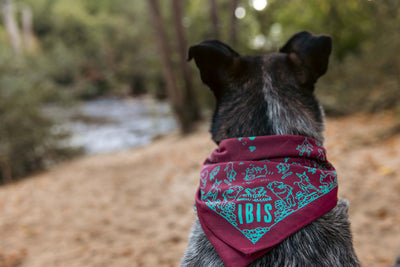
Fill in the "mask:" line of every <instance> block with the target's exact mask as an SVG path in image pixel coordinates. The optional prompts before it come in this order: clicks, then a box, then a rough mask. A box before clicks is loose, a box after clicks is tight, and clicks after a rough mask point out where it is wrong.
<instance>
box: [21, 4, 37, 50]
mask: <svg viewBox="0 0 400 267" xmlns="http://www.w3.org/2000/svg"><path fill="white" fill-rule="evenodd" d="M22 37H23V40H24V49H25V51H27V52H33V51H34V50H35V37H34V35H33V18H32V11H31V9H30V8H29V7H28V6H24V7H23V8H22Z"/></svg>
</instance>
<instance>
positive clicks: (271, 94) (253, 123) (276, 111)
mask: <svg viewBox="0 0 400 267" xmlns="http://www.w3.org/2000/svg"><path fill="white" fill-rule="evenodd" d="M331 49H332V44H331V38H330V37H328V36H315V35H312V34H310V33H308V32H305V31H303V32H299V33H297V34H295V35H294V36H293V37H292V38H290V40H289V41H288V42H287V43H286V44H285V45H284V46H283V47H282V48H281V49H280V50H279V52H278V53H271V54H267V55H264V56H240V55H239V54H238V53H237V52H236V51H235V50H233V49H232V48H230V47H229V46H228V45H226V44H224V43H222V42H220V41H216V40H212V41H204V42H201V43H199V44H197V45H194V46H192V47H190V49H189V55H188V59H189V60H190V59H192V58H193V59H194V60H195V62H196V65H197V67H198V68H199V70H200V75H201V79H202V81H203V82H204V83H205V84H206V85H208V86H209V87H210V89H211V90H212V92H213V93H214V95H215V98H216V101H217V105H216V109H215V112H214V116H213V121H212V125H211V134H212V138H213V140H214V141H215V142H216V143H219V142H220V141H221V140H223V139H226V138H233V137H242V136H261V135H276V134H280V135H281V134H294V135H302V136H308V137H312V138H315V139H317V140H319V141H320V142H322V141H323V135H322V132H323V111H322V109H321V107H320V106H319V104H318V102H317V100H316V98H315V96H314V85H315V83H316V82H317V79H318V78H319V77H320V76H322V75H323V74H324V73H325V72H326V70H327V67H328V60H329V55H330V53H331Z"/></svg>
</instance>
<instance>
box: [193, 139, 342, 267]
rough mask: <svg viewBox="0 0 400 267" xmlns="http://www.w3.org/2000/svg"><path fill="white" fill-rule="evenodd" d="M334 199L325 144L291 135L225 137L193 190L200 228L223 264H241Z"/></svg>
mask: <svg viewBox="0 0 400 267" xmlns="http://www.w3.org/2000/svg"><path fill="white" fill-rule="evenodd" d="M336 204H337V177H336V171H335V169H334V168H333V166H332V165H331V164H330V163H329V162H328V161H327V160H326V154H325V149H324V148H323V147H322V146H321V145H320V144H319V143H318V142H317V141H316V140H314V139H311V138H308V137H302V136H295V135H275V136H259V137H242V138H232V139H225V140H223V141H222V142H221V143H220V145H219V147H218V149H216V150H214V151H213V152H212V154H211V156H210V157H209V158H207V159H206V161H205V162H204V165H203V167H202V170H201V175H200V186H199V189H198V191H197V194H196V208H197V214H198V217H199V220H200V223H201V226H202V228H203V230H204V232H205V234H206V235H207V238H208V239H209V241H210V242H211V244H212V245H213V246H214V248H215V249H216V251H217V253H218V254H219V255H220V257H221V258H222V260H223V261H224V263H225V265H226V266H228V267H229V266H235V267H238V266H246V265H248V264H249V263H251V262H252V261H254V260H255V259H257V258H258V257H260V256H262V255H263V254H265V253H266V252H268V251H269V250H271V249H272V247H273V246H275V245H277V244H279V243H280V242H282V241H283V240H284V239H285V238H287V237H288V236H289V235H291V234H293V233H295V232H296V231H298V230H300V229H301V228H303V227H304V226H306V225H307V224H309V223H311V222H312V221H314V220H315V219H317V218H319V217H321V216H322V215H323V214H325V213H326V212H328V211H329V210H331V209H332V208H334V207H335V206H336Z"/></svg>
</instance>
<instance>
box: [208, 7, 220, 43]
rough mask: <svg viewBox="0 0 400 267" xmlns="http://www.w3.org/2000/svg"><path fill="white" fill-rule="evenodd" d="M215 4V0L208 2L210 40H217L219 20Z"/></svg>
mask: <svg viewBox="0 0 400 267" xmlns="http://www.w3.org/2000/svg"><path fill="white" fill-rule="evenodd" d="M217 10H218V8H217V3H216V1H215V0H210V18H211V25H212V38H214V39H219V38H220V36H219V19H218V13H217Z"/></svg>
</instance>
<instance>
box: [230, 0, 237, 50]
mask: <svg viewBox="0 0 400 267" xmlns="http://www.w3.org/2000/svg"><path fill="white" fill-rule="evenodd" d="M237 7H238V0H233V1H232V2H231V29H230V32H229V41H230V44H231V45H232V46H235V45H236V42H237V18H236V15H235V11H236V8H237Z"/></svg>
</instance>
